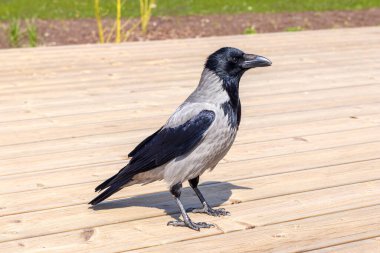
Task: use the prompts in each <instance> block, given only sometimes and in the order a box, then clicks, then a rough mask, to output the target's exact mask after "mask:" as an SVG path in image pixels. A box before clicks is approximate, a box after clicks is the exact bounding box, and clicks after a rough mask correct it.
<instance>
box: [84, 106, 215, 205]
mask: <svg viewBox="0 0 380 253" xmlns="http://www.w3.org/2000/svg"><path fill="white" fill-rule="evenodd" d="M214 119H215V113H214V112H213V111H209V110H203V111H201V112H200V113H199V114H198V115H196V116H195V117H193V118H191V119H190V120H188V121H187V122H185V123H184V124H182V125H180V126H177V127H173V128H161V129H160V130H158V131H157V132H155V133H154V134H153V135H151V136H149V137H148V138H146V139H145V140H144V141H143V142H141V143H140V144H139V145H138V146H137V147H136V148H135V149H134V150H133V151H132V152H131V153H130V154H129V155H130V156H132V159H131V160H130V161H129V163H128V165H127V166H125V167H124V168H122V169H121V170H120V171H119V172H118V173H117V174H116V175H114V176H113V177H111V178H109V179H107V180H106V181H105V182H103V183H102V184H100V185H99V186H98V187H97V188H96V190H103V189H105V188H107V187H109V188H108V189H107V190H106V191H105V192H103V193H102V194H100V195H99V196H98V197H97V198H95V199H94V200H92V201H91V202H90V204H92V205H95V204H97V203H99V202H101V201H103V200H104V199H106V198H108V197H109V196H111V195H112V194H113V193H115V192H117V191H119V190H120V189H121V188H122V187H123V186H124V185H125V184H127V183H128V182H130V181H131V180H132V178H133V176H135V175H137V174H139V173H142V172H146V171H149V170H151V169H154V168H156V167H159V166H161V165H164V164H165V163H167V162H169V161H171V160H172V159H174V158H176V157H178V156H181V155H184V154H186V153H188V152H189V151H191V150H192V149H193V148H195V146H196V145H197V144H198V143H199V141H201V140H202V138H203V135H204V133H205V132H206V130H207V129H208V128H209V127H210V126H211V124H212V123H213V121H214Z"/></svg>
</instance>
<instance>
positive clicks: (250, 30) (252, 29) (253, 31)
mask: <svg viewBox="0 0 380 253" xmlns="http://www.w3.org/2000/svg"><path fill="white" fill-rule="evenodd" d="M256 33H257V31H256V28H255V27H252V26H250V27H247V28H245V29H244V31H243V34H247V35H250V34H256Z"/></svg>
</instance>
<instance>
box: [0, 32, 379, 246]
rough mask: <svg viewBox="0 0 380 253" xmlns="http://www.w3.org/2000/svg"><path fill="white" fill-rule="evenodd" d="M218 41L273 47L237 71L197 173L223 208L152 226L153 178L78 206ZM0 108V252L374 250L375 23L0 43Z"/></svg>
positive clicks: (160, 117)
mask: <svg viewBox="0 0 380 253" xmlns="http://www.w3.org/2000/svg"><path fill="white" fill-rule="evenodd" d="M227 45H228V46H235V47H238V48H241V49H243V50H244V51H246V52H250V53H257V54H261V55H264V56H266V57H268V58H269V59H271V60H272V61H273V66H272V67H270V68H265V69H255V70H253V71H250V72H248V73H247V74H246V75H245V76H244V77H243V79H242V82H241V86H240V87H241V90H240V91H241V100H242V105H243V116H242V123H241V128H240V131H239V134H238V138H237V140H236V142H235V144H234V146H233V147H232V149H231V151H230V152H229V154H228V155H227V156H226V157H225V159H224V160H223V161H221V163H220V164H219V165H218V166H217V167H216V169H215V170H214V171H213V172H212V173H206V174H205V175H204V176H203V177H202V178H201V181H202V184H203V185H202V187H201V190H202V191H203V192H204V194H205V196H206V197H207V198H208V199H209V200H210V202H211V203H212V204H213V205H215V206H223V207H224V208H226V209H228V210H229V211H230V212H231V214H232V215H231V216H229V217H220V218H215V217H209V216H207V215H195V214H191V217H192V219H193V220H194V221H209V222H213V223H214V224H216V227H215V228H212V229H203V230H201V231H200V232H196V231H192V230H190V229H187V228H173V227H167V226H166V223H167V222H168V221H170V220H172V219H174V218H177V217H178V215H179V214H178V210H177V207H176V205H175V202H174V201H173V199H172V197H171V196H170V194H169V193H168V192H167V188H166V186H165V184H164V183H163V182H156V183H153V184H150V185H146V186H143V187H142V186H133V187H130V188H127V189H124V190H122V191H121V192H119V193H118V194H116V195H114V196H112V198H111V199H110V201H108V202H105V204H103V205H100V206H99V207H98V208H97V210H93V209H89V206H88V205H87V204H86V203H87V202H88V201H89V200H91V199H92V198H93V197H95V193H94V192H93V189H94V187H95V186H96V185H98V184H99V183H100V182H102V181H103V180H104V179H106V178H108V177H109V176H111V175H113V174H114V173H116V172H117V171H118V170H119V169H120V168H121V166H123V165H124V164H125V163H126V159H127V158H126V155H127V154H128V152H129V151H130V150H131V149H132V148H133V147H134V146H135V145H136V144H137V143H138V142H139V141H141V140H142V139H143V138H144V137H146V136H147V135H148V134H150V133H152V132H153V131H155V130H156V129H157V128H159V127H160V126H161V125H162V124H163V123H164V122H165V120H166V119H167V117H168V115H170V114H171V113H172V112H173V111H174V110H175V109H176V107H177V106H178V105H179V104H180V103H181V102H182V101H183V100H184V99H185V98H186V97H187V95H188V94H190V92H191V91H192V90H193V89H194V88H195V87H196V85H197V83H198V79H199V76H200V73H201V71H202V67H203V63H204V60H205V58H206V57H207V55H208V54H210V53H211V52H213V51H215V50H216V49H218V48H219V47H222V46H227ZM0 116H1V117H0V216H1V217H0V252H28V253H31V252H32V253H34V252H49V253H50V252H54V253H56V252H99V253H107V252H126V251H131V250H132V251H133V250H134V251H136V252H243V251H244V252H304V251H312V252H323V253H327V252H360V253H363V252H380V27H372V28H359V29H336V30H323V31H306V32H296V33H290V32H289V33H277V34H263V35H261V34H260V35H252V36H232V37H217V38H204V39H189V40H172V41H157V42H137V43H126V44H121V45H83V46H66V47H50V48H35V49H11V50H1V51H0ZM186 186H187V185H186ZM183 202H184V203H185V205H186V206H187V207H195V206H200V203H199V202H198V200H197V198H196V197H195V196H194V194H193V193H192V191H190V190H189V189H188V188H186V189H185V190H184V194H183Z"/></svg>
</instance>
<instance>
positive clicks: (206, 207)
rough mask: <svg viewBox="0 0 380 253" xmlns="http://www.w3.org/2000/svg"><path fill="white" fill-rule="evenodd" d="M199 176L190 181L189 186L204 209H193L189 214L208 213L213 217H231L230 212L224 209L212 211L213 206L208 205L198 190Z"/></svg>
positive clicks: (189, 210)
mask: <svg viewBox="0 0 380 253" xmlns="http://www.w3.org/2000/svg"><path fill="white" fill-rule="evenodd" d="M198 183H199V176H198V177H196V178H193V179H190V180H189V184H190V186H191V188H193V190H194V192H195V194H197V196H198V198H199V200H200V201H201V202H202V204H203V208H191V209H188V210H187V211H188V212H193V213H207V214H208V215H212V216H225V215H230V212H228V211H226V210H225V209H224V208H218V209H212V208H211V206H210V205H209V204H208V203H207V201H206V200H205V198H204V197H203V195H202V193H201V191H200V190H199V189H198Z"/></svg>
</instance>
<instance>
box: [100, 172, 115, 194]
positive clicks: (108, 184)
mask: <svg viewBox="0 0 380 253" xmlns="http://www.w3.org/2000/svg"><path fill="white" fill-rule="evenodd" d="M117 175H118V174H116V175H114V176H112V177H110V178H108V179H107V180H106V181H104V182H103V183H101V184H100V185H98V186H97V187H96V188H95V191H96V192H98V191H101V190H104V189H105V188H107V187H108V186H110V183H111V181H112V180H114V179H115V178H116V176H117Z"/></svg>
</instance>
